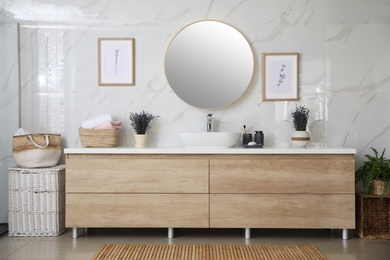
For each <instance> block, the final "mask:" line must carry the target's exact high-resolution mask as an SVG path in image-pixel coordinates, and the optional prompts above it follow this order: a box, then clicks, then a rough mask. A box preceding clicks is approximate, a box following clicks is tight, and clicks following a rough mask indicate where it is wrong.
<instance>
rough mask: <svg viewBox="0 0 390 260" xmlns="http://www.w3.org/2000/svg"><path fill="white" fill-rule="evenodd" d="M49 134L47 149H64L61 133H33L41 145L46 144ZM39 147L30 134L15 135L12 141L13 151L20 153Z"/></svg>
mask: <svg viewBox="0 0 390 260" xmlns="http://www.w3.org/2000/svg"><path fill="white" fill-rule="evenodd" d="M45 135H47V136H49V145H48V146H47V148H46V149H55V150H62V147H61V135H59V134H31V137H32V139H33V140H34V142H35V143H37V144H38V145H41V146H45V145H46V137H45ZM33 149H39V148H38V147H36V146H35V145H34V144H33V143H32V142H31V141H30V139H29V138H28V135H19V136H14V138H13V143H12V152H13V153H20V152H24V151H28V150H33Z"/></svg>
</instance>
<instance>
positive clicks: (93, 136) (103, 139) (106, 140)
mask: <svg viewBox="0 0 390 260" xmlns="http://www.w3.org/2000/svg"><path fill="white" fill-rule="evenodd" d="M79 135H80V141H81V145H82V146H83V147H114V146H116V143H117V141H118V135H119V130H115V129H86V128H81V127H80V128H79Z"/></svg>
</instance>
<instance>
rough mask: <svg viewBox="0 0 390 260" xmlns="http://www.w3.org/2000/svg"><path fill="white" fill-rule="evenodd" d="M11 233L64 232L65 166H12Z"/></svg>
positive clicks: (30, 234) (12, 234)
mask: <svg viewBox="0 0 390 260" xmlns="http://www.w3.org/2000/svg"><path fill="white" fill-rule="evenodd" d="M8 174H9V235H10V236H58V235H60V234H61V233H63V232H64V231H65V166H64V165H57V166H54V167H48V168H19V167H15V168H9V169H8Z"/></svg>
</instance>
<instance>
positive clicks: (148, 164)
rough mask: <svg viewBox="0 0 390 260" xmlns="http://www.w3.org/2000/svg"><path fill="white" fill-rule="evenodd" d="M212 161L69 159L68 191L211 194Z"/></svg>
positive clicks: (67, 166)
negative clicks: (210, 164)
mask: <svg viewBox="0 0 390 260" xmlns="http://www.w3.org/2000/svg"><path fill="white" fill-rule="evenodd" d="M208 167H209V163H208V160H197V159H195V160H191V159H184V160H176V159H174V158H172V159H117V158H115V157H110V158H99V159H94V158H87V159H67V161H66V191H67V192H87V193H88V192H103V193H104V192H111V193H112V192H116V193H122V192H123V193H208V192H209V169H208Z"/></svg>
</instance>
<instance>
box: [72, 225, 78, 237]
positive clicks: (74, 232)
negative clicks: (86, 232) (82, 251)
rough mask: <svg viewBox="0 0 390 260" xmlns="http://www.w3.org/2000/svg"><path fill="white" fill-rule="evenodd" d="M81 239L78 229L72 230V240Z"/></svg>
mask: <svg viewBox="0 0 390 260" xmlns="http://www.w3.org/2000/svg"><path fill="white" fill-rule="evenodd" d="M78 237H79V230H78V228H77V227H74V228H72V238H73V239H76V238H78Z"/></svg>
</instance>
